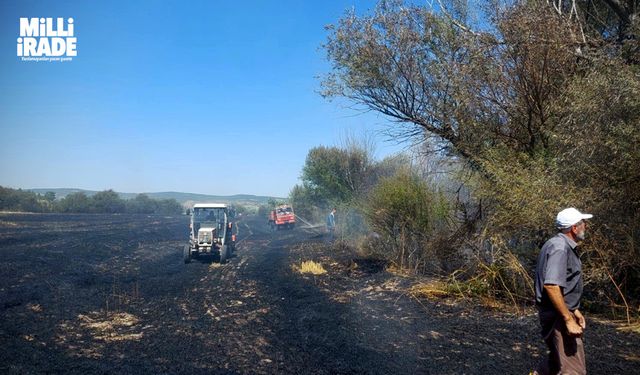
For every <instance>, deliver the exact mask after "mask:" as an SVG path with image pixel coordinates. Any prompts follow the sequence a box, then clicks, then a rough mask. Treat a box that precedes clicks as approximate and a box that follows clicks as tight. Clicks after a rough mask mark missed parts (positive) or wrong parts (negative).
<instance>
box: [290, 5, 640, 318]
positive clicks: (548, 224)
mask: <svg viewBox="0 0 640 375" xmlns="http://www.w3.org/2000/svg"><path fill="white" fill-rule="evenodd" d="M482 3H483V4H479V6H476V7H468V6H467V5H466V3H464V2H460V1H457V0H447V1H443V2H439V4H441V5H442V7H443V8H442V9H434V8H432V7H431V5H428V6H427V5H412V4H404V3H403V2H402V1H397V0H396V1H393V0H392V1H388V0H387V1H381V2H380V5H379V6H378V7H377V8H376V9H375V10H374V11H373V12H371V13H369V14H364V15H357V14H355V13H354V12H351V13H348V14H347V15H346V16H345V17H343V18H342V19H341V20H340V21H339V22H338V23H337V25H335V26H333V27H331V28H330V30H331V34H330V36H329V40H328V41H327V43H326V44H325V49H326V52H327V55H328V58H329V60H330V61H331V63H332V66H333V71H332V72H331V73H330V74H329V75H327V77H326V79H325V81H324V82H323V86H324V92H323V94H324V95H325V96H327V97H329V98H331V97H338V98H346V99H347V100H350V101H351V102H352V103H354V104H355V105H359V106H361V108H364V109H365V110H371V111H375V112H378V113H381V114H382V115H384V116H386V117H388V118H389V119H390V120H392V121H393V124H394V125H393V126H392V127H390V129H389V135H390V138H392V139H395V140H398V141H403V140H409V141H411V142H412V143H413V144H420V145H421V146H422V150H426V151H429V152H426V153H425V154H424V155H428V157H426V158H424V159H423V160H428V161H434V160H440V161H444V162H445V163H448V164H447V167H446V168H444V169H445V172H448V173H447V174H446V175H444V177H443V175H442V174H441V173H442V170H438V168H436V169H432V168H431V166H429V165H426V164H424V163H422V164H421V163H415V162H413V163H406V166H405V168H395V167H397V166H394V168H395V172H394V173H393V174H392V175H391V176H389V175H385V174H384V173H379V172H377V170H378V169H379V168H380V167H381V166H382V165H379V164H381V163H382V162H375V161H371V160H370V159H369V155H366V153H365V154H363V148H362V147H360V148H353V147H341V148H339V149H333V148H326V147H318V148H315V149H313V150H311V151H310V152H309V155H308V157H307V163H306V164H305V167H304V170H303V183H302V184H301V185H300V186H297V187H295V188H294V189H293V191H292V194H291V195H292V198H293V199H296V200H299V201H301V202H304V201H307V202H315V204H316V205H320V206H322V205H325V206H326V205H328V204H336V205H340V204H342V205H344V206H345V207H347V208H348V210H350V211H349V212H357V213H358V215H360V216H362V217H364V218H365V221H364V224H365V226H367V227H368V229H370V230H375V231H376V235H375V236H373V237H374V238H375V239H376V241H377V243H376V244H375V245H374V246H369V245H367V243H369V242H371V241H368V240H367V241H364V240H363V241H362V243H361V248H363V249H370V250H371V251H377V252H379V253H381V254H382V255H383V256H385V257H387V258H389V259H390V260H391V261H393V262H395V263H396V264H397V265H398V266H400V267H401V268H405V269H408V270H414V271H416V272H429V273H437V274H441V275H443V276H446V277H448V278H449V280H450V282H451V283H452V284H453V285H455V290H457V292H459V293H469V294H481V295H483V296H486V297H496V298H504V299H507V300H510V301H513V303H530V302H531V300H532V295H533V289H532V285H533V283H532V274H533V267H534V264H535V259H536V255H537V252H538V251H539V247H540V245H541V244H542V243H543V242H544V240H546V239H547V238H548V237H549V236H550V235H552V234H553V233H554V232H555V228H554V219H555V215H556V214H557V212H558V211H560V210H561V209H562V208H566V207H572V206H573V207H577V208H578V209H580V210H583V211H586V212H590V213H593V214H594V219H593V220H592V221H591V224H590V227H589V229H588V238H587V241H585V243H584V244H583V245H582V246H581V247H582V251H583V256H582V259H583V263H584V272H585V279H586V280H587V282H588V283H589V288H587V291H586V293H587V296H586V297H587V305H588V306H589V308H591V309H596V308H606V309H607V310H609V311H624V312H626V313H627V317H628V314H630V312H632V311H636V312H637V311H639V310H638V309H637V307H638V305H639V304H640V250H639V249H640V246H638V244H639V243H640V168H639V167H638V166H639V165H640V152H639V151H638V150H639V148H638V144H640V23H639V22H637V20H639V19H640V7H638V2H637V1H631V2H628V4H627V3H625V4H623V5H619V4H618V3H612V2H608V1H601V0H595V1H580V0H578V1H558V2H555V3H550V2H547V1H538V0H535V1H516V2H504V3H502V2H489V1H487V2H482ZM472 12H474V13H473V14H472ZM364 150H366V148H364ZM443 199H444V201H443ZM331 201H333V202H335V203H333V202H332V203H329V202H331ZM296 208H297V209H298V212H300V205H299V204H298V207H296ZM347 213H348V212H347ZM343 214H344V213H343ZM356 216H357V215H355V214H354V222H355V221H356V220H355V219H356ZM343 219H345V218H344V217H343ZM347 221H348V220H347ZM343 222H344V221H343ZM634 306H635V307H634Z"/></svg>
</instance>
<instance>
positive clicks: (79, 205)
mask: <svg viewBox="0 0 640 375" xmlns="http://www.w3.org/2000/svg"><path fill="white" fill-rule="evenodd" d="M90 208H91V205H90V200H89V197H87V195H86V194H85V193H82V192H77V193H71V194H68V195H67V196H65V197H64V198H62V199H61V200H60V201H58V203H57V204H56V211H59V212H76V213H80V212H89V211H90Z"/></svg>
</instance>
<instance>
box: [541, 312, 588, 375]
mask: <svg viewBox="0 0 640 375" xmlns="http://www.w3.org/2000/svg"><path fill="white" fill-rule="evenodd" d="M539 317H540V324H541V325H542V337H543V338H544V342H545V343H546V344H547V347H548V348H549V356H548V357H547V358H545V359H543V360H542V361H541V362H540V364H539V365H538V369H537V372H538V374H540V375H547V374H571V375H583V374H586V373H587V366H586V362H585V357H584V345H583V343H582V336H570V335H569V334H568V333H567V328H566V326H565V323H564V319H562V316H560V315H559V314H558V313H556V312H555V311H540V313H539Z"/></svg>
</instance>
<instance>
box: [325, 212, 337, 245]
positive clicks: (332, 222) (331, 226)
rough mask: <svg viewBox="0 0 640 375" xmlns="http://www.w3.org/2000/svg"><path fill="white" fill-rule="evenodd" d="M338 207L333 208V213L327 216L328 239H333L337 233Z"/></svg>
mask: <svg viewBox="0 0 640 375" xmlns="http://www.w3.org/2000/svg"><path fill="white" fill-rule="evenodd" d="M336 211H337V210H336V208H335V207H334V208H333V210H331V213H329V215H328V216H327V238H328V241H333V239H334V238H335V234H336Z"/></svg>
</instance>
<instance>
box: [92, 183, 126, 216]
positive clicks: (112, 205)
mask: <svg viewBox="0 0 640 375" xmlns="http://www.w3.org/2000/svg"><path fill="white" fill-rule="evenodd" d="M90 201H91V210H92V211H93V212H98V213H123V212H124V211H125V202H124V200H123V199H121V198H120V196H118V193H116V192H115V191H113V190H111V189H109V190H105V191H101V192H98V193H96V194H95V195H93V196H92V197H91V198H90Z"/></svg>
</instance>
